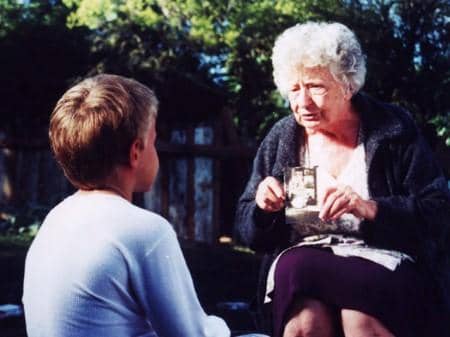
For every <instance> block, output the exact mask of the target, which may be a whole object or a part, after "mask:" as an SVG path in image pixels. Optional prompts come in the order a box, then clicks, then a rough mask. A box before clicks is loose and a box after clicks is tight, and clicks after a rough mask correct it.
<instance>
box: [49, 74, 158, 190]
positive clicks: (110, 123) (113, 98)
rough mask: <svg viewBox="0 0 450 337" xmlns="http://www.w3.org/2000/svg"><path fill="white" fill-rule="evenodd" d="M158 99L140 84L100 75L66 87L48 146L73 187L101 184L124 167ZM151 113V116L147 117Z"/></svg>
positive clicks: (154, 116)
mask: <svg viewBox="0 0 450 337" xmlns="http://www.w3.org/2000/svg"><path fill="white" fill-rule="evenodd" d="M157 110H158V100H157V98H156V96H155V94H154V93H153V91H152V90H150V89H149V88H148V87H146V86H145V85H143V84H141V83H139V82H137V81H135V80H133V79H130V78H125V77H122V76H117V75H109V74H102V75H97V76H95V77H91V78H88V79H85V80H84V81H82V82H80V83H79V84H77V85H75V86H74V87H72V88H70V89H69V90H68V91H67V92H66V93H65V94H64V95H63V96H62V97H61V99H60V100H59V101H58V103H57V104H56V107H55V109H54V110H53V113H52V115H51V119H50V130H49V137H50V145H51V148H52V150H53V153H54V155H55V158H56V160H57V161H58V163H59V165H60V166H61V167H62V169H63V171H64V174H65V175H66V177H67V178H68V179H69V181H70V182H71V183H72V184H73V185H74V186H75V187H77V188H81V189H93V188H98V187H101V186H102V184H103V183H104V180H105V179H106V178H108V177H109V175H110V174H111V173H112V172H113V170H114V168H115V167H116V166H117V165H128V163H129V153H130V152H129V151H130V147H131V145H132V143H133V142H134V141H135V140H136V139H137V138H142V139H144V134H145V132H146V131H147V130H148V128H149V127H150V123H152V122H153V120H154V118H156V115H157ZM152 117H153V118H152Z"/></svg>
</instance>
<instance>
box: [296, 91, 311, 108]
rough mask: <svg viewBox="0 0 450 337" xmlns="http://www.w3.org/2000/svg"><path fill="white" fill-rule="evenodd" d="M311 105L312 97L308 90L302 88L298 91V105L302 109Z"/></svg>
mask: <svg viewBox="0 0 450 337" xmlns="http://www.w3.org/2000/svg"><path fill="white" fill-rule="evenodd" d="M310 103H311V96H310V94H309V91H308V90H307V89H306V88H302V89H301V90H299V91H298V95H297V104H298V105H299V107H300V108H304V107H307V106H309V104H310Z"/></svg>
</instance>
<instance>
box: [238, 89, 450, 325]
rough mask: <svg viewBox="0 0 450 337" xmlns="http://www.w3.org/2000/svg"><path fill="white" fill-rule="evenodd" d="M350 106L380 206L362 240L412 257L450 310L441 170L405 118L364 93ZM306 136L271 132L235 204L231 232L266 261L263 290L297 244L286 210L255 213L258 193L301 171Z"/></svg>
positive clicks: (449, 218)
mask: <svg viewBox="0 0 450 337" xmlns="http://www.w3.org/2000/svg"><path fill="white" fill-rule="evenodd" d="M352 103H353V104H354V106H355V107H356V110H357V111H358V112H359V114H360V118H361V133H362V141H363V142H364V146H365V151H366V164H367V169H368V187H369V194H370V197H371V198H372V199H373V200H375V201H377V203H378V213H377V216H376V219H375V220H374V221H364V222H363V223H362V226H361V229H362V235H363V238H364V240H365V241H366V243H368V244H370V245H372V246H375V247H380V248H385V249H393V250H398V251H402V252H405V253H407V254H410V255H411V256H413V257H414V258H415V259H416V261H418V265H419V266H420V268H421V270H422V271H423V272H425V273H426V274H427V277H428V278H429V279H430V282H431V281H433V282H432V283H433V286H439V290H440V291H441V293H440V295H439V296H440V298H441V299H444V302H446V307H447V308H450V258H449V251H450V231H449V228H450V224H449V222H450V192H449V189H448V186H447V181H446V179H445V177H444V175H443V173H442V170H441V169H440V168H439V165H438V164H437V162H436V160H435V158H434V157H433V153H432V151H431V149H430V148H429V147H428V145H427V144H426V142H425V141H424V139H423V137H422V135H421V134H420V132H419V130H418V128H417V127H416V125H415V124H414V122H413V120H412V118H411V117H410V115H409V113H408V112H406V111H405V110H403V109H401V108H399V107H396V106H394V105H390V104H385V103H381V102H378V101H376V100H374V99H372V98H370V97H369V96H367V95H365V94H362V93H360V94H357V95H355V96H354V97H353V99H352ZM303 132H304V129H303V128H302V127H301V126H299V125H298V124H297V122H296V121H295V119H294V117H293V116H292V115H291V116H288V117H285V118H283V119H281V120H280V121H278V122H277V123H276V124H275V125H274V126H273V127H272V129H271V130H270V132H269V133H268V134H267V136H266V137H265V139H264V140H263V141H262V143H261V145H260V147H259V149H258V152H257V154H256V157H255V160H254V163H253V171H252V173H251V177H250V180H249V182H248V184H247V186H246V188H245V191H244V193H243V194H242V196H241V198H240V200H239V204H238V209H237V214H236V226H237V229H238V232H239V234H240V236H241V239H242V240H243V241H244V243H246V244H248V245H249V246H250V247H251V248H253V249H254V250H256V251H259V252H265V253H268V254H269V255H270V257H269V258H268V259H267V258H266V263H265V266H263V269H264V270H263V272H262V275H261V277H260V281H262V283H261V284H260V288H261V287H263V288H264V284H265V276H266V275H265V274H266V271H267V266H268V265H270V263H271V260H272V258H273V257H274V256H275V255H276V254H277V253H278V252H279V251H280V250H281V249H283V248H285V247H287V246H290V245H291V244H292V243H293V242H294V241H295V240H296V237H295V235H294V231H292V230H291V227H290V226H289V225H287V224H285V221H284V210H282V211H280V212H276V213H266V212H263V211H262V210H261V209H259V208H258V207H257V206H256V203H255V194H256V189H257V187H258V184H259V182H260V181H261V180H262V179H264V178H265V177H267V176H274V177H276V178H278V179H280V180H282V176H283V168H284V167H286V166H297V165H299V164H300V165H301V164H302V163H303V156H302V155H299V154H300V153H302V151H299V150H303V148H302V144H303V143H302V139H303V137H302V134H303ZM299 146H300V147H301V148H300V149H299ZM434 282H437V283H434ZM259 291H260V293H261V292H262V291H263V289H259ZM442 291H444V294H442ZM449 312H450V311H449ZM448 317H449V318H450V315H448Z"/></svg>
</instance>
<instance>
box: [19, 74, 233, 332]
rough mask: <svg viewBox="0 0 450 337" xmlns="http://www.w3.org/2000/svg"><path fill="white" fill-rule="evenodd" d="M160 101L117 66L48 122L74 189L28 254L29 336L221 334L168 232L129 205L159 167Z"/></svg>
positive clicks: (65, 101) (74, 92)
mask: <svg viewBox="0 0 450 337" xmlns="http://www.w3.org/2000/svg"><path fill="white" fill-rule="evenodd" d="M157 109H158V101H157V98H156V96H155V95H154V93H153V92H152V91H151V90H150V89H149V88H147V87H146V86H144V85H143V84H141V83H139V82H137V81H135V80H132V79H128V78H124V77H121V76H115V75H98V76H95V77H92V78H88V79H86V80H84V81H82V82H81V83H79V84H77V85H75V86H74V87H73V88H71V89H69V90H68V91H67V92H66V93H65V94H64V95H63V96H62V98H61V99H60V100H59V102H58V103H57V105H56V107H55V109H54V111H53V114H52V116H51V121H50V132H49V134H50V143H51V147H52V150H53V152H54V154H55V157H56V159H57V161H58V163H59V164H60V166H61V167H62V169H63V170H64V173H65V175H66V176H67V178H68V179H69V180H70V182H71V183H72V184H73V185H74V186H75V187H76V188H78V189H79V190H78V191H77V192H76V193H74V194H73V195H71V196H69V197H68V198H66V199H65V200H63V201H62V202H61V203H60V204H58V205H57V206H56V207H55V208H53V209H52V211H51V212H50V213H49V214H48V216H47V217H46V219H45V221H44V223H43V224H42V227H41V229H40V230H39V233H38V234H37V236H36V238H35V239H34V241H33V243H32V245H31V247H30V249H29V252H28V254H27V258H26V265H25V279H24V295H23V303H24V311H25V320H26V328H27V333H28V336H29V337H65V336H70V337H75V336H80V337H89V336H92V337H121V336H123V337H125V336H126V337H131V336H142V337H144V336H149V337H150V336H152V337H156V336H159V337H181V336H185V337H203V336H204V337H206V336H208V337H228V336H230V331H229V329H228V327H227V325H226V324H225V322H224V321H223V320H222V319H220V318H218V317H215V316H207V315H206V314H205V312H204V311H203V309H202V307H201V306H200V303H199V301H198V299H197V295H196V292H195V289H194V285H193V283H192V279H191V276H190V273H189V270H188V268H187V266H186V263H185V260H184V257H183V254H182V251H181V249H180V246H179V243H178V241H177V237H176V234H175V232H174V230H173V229H172V227H171V225H170V223H169V222H167V221H166V220H165V219H164V218H162V217H161V216H159V215H157V214H155V213H152V212H150V211H148V210H144V209H141V208H139V207H137V206H134V205H133V204H131V198H132V193H133V192H144V191H147V190H149V189H150V187H151V185H152V183H153V181H154V179H155V177H156V174H157V172H158V167H159V161H158V155H157V153H156V149H155V138H156V131H155V123H156V115H157Z"/></svg>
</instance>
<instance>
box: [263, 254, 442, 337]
mask: <svg viewBox="0 0 450 337" xmlns="http://www.w3.org/2000/svg"><path fill="white" fill-rule="evenodd" d="M271 297H272V300H273V301H272V312H273V329H274V331H273V336H274V337H281V336H282V334H283V329H284V325H285V324H286V323H287V322H286V319H287V317H288V315H289V313H290V309H291V307H292V305H293V304H294V302H295V301H296V300H298V299H301V298H311V299H316V300H318V301H321V302H322V303H324V304H325V305H328V306H329V307H330V308H331V309H332V310H334V311H335V312H336V313H337V315H339V312H340V309H351V310H357V311H361V312H363V313H366V314H368V315H370V316H372V317H375V318H377V319H378V320H379V321H380V322H382V324H383V325H384V326H385V327H386V328H387V329H388V330H389V331H391V332H392V333H393V334H394V335H395V336H396V337H406V336H408V337H410V336H431V335H432V334H431V331H428V329H429V324H428V323H430V320H431V319H432V316H433V314H432V307H431V303H430V296H429V294H428V293H427V287H426V282H425V280H424V279H423V278H422V277H421V275H420V274H419V272H418V271H417V270H416V268H415V265H414V264H413V263H411V262H402V264H401V265H400V266H398V267H397V268H396V270H395V271H391V270H389V269H387V268H385V267H383V266H381V265H379V264H377V263H374V262H371V261H369V260H366V259H363V258H360V257H342V256H338V255H334V254H333V253H332V251H331V250H330V249H322V248H313V247H298V248H293V249H291V250H289V251H287V252H285V253H284V254H283V255H282V256H281V257H280V259H279V260H278V264H277V267H276V270H275V289H274V291H273V293H272V295H271Z"/></svg>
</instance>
